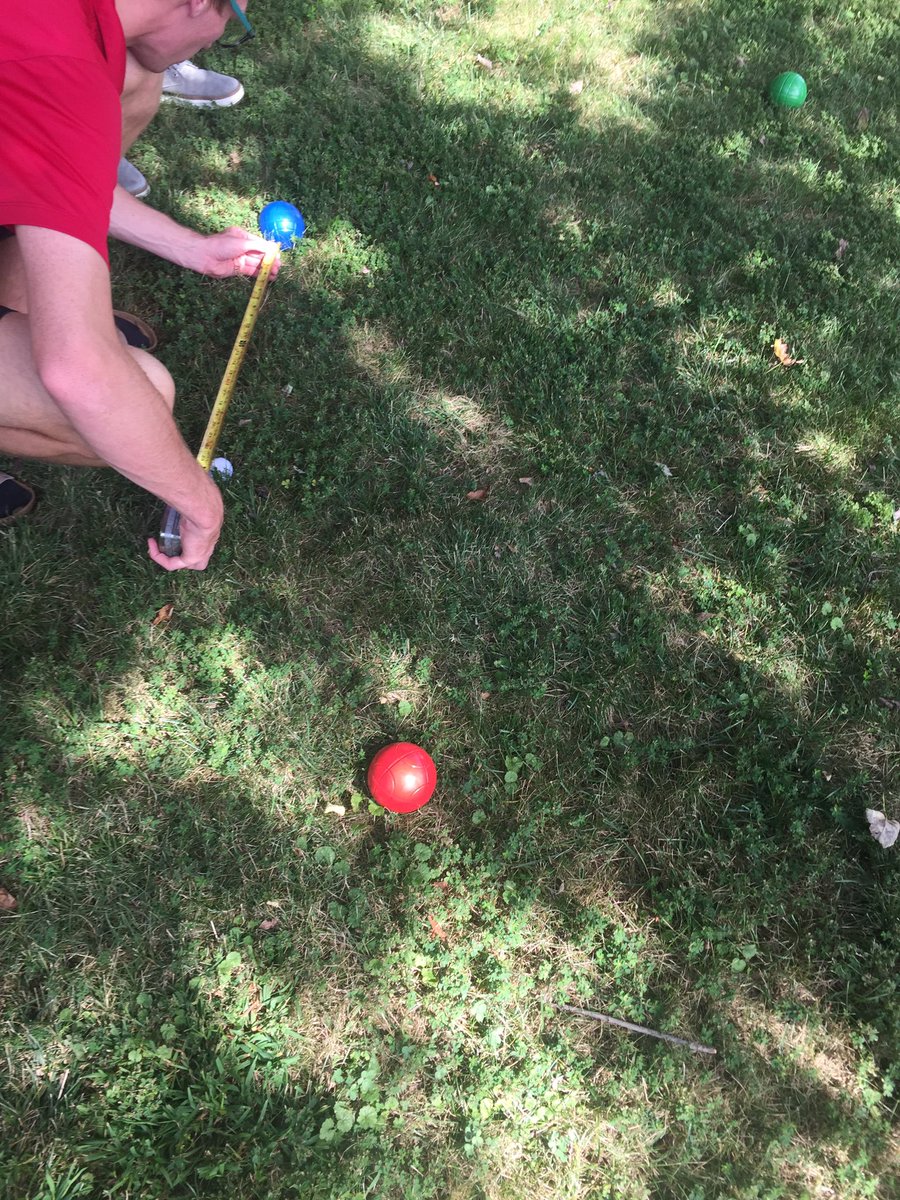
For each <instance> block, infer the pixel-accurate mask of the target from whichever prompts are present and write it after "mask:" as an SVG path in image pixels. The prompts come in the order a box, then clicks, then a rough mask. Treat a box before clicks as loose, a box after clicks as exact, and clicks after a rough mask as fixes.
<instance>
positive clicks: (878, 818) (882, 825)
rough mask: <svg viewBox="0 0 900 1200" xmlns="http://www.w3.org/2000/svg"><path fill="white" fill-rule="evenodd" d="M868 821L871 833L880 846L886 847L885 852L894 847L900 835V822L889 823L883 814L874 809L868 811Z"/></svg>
mask: <svg viewBox="0 0 900 1200" xmlns="http://www.w3.org/2000/svg"><path fill="white" fill-rule="evenodd" d="M866 820H867V821H868V822H869V832H870V833H871V835H872V837H873V838H874V839H875V841H876V842H877V843H878V845H879V846H884V848H885V850H887V849H889V848H890V847H891V846H893V844H894V842H896V840H897V835H898V834H900V821H889V820H888V819H887V817H886V816H885V815H884V813H883V812H878V811H877V809H874V808H867V809H866Z"/></svg>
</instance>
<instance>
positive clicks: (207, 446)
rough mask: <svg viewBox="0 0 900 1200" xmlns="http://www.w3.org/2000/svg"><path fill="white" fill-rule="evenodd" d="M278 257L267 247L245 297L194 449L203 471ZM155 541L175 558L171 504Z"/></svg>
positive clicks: (176, 532) (175, 519)
mask: <svg viewBox="0 0 900 1200" xmlns="http://www.w3.org/2000/svg"><path fill="white" fill-rule="evenodd" d="M277 257H278V247H277V246H272V247H271V249H269V250H267V251H266V254H265V257H264V258H263V260H262V262H261V263H260V265H259V271H258V272H257V275H256V283H254V285H253V291H252V292H251V293H250V299H249V300H248V301H247V308H246V310H245V311H244V319H243V320H242V321H241V327H240V329H239V330H238V333H237V337H236V338H235V339H234V345H233V346H232V348H231V355H230V356H229V359H228V365H227V366H226V367H225V374H224V375H223V376H222V382H221V383H220V384H219V391H218V393H217V394H216V398H215V401H214V403H213V406H212V412H211V413H210V414H209V420H208V421H207V423H206V432H205V433H204V435H203V441H202V442H201V443H200V449H199V450H198V451H197V462H198V463H199V464H200V466H201V467H202V468H203V470H204V471H208V470H209V468H210V465H211V464H212V460H213V455H214V454H215V452H216V444H217V443H218V441H219V434H220V433H221V432H222V425H223V424H224V421H225V414H226V413H227V412H228V405H229V404H230V403H231V395H232V392H233V391H234V385H235V383H237V377H238V372H239V371H240V369H241V363H242V362H243V361H244V355H245V354H246V353H247V347H248V346H249V344H250V334H251V333H252V332H253V326H254V325H255V324H256V318H257V317H258V316H259V310H260V308H261V306H262V300H263V293H264V292H265V290H266V284H267V283H268V282H269V275H270V274H271V272H272V264H273V263H274V262H275V259H276V258H277ZM158 544H159V548H160V550H161V551H162V552H163V554H165V555H167V556H168V557H169V558H174V557H176V556H177V555H179V554H180V553H181V515H180V514H179V513H178V512H176V510H175V509H174V508H172V506H171V504H169V505H167V506H166V509H165V511H164V512H163V519H162V523H161V525H160V531H159V540H158Z"/></svg>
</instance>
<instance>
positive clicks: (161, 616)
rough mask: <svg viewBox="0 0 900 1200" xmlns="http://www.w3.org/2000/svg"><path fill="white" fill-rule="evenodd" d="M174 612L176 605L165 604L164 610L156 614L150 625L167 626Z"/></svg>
mask: <svg viewBox="0 0 900 1200" xmlns="http://www.w3.org/2000/svg"><path fill="white" fill-rule="evenodd" d="M174 611H175V605H174V604H164V605H163V606H162V608H161V609H160V610H159V612H158V613H157V614H156V616H155V617H154V618H153V620H152V621H151V622H150V624H151V625H165V623H166V621H168V619H169V618H170V617H171V615H172V613H173V612H174Z"/></svg>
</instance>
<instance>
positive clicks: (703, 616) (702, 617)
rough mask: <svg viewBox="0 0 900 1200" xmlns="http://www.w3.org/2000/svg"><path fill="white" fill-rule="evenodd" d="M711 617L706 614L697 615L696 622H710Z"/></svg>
mask: <svg viewBox="0 0 900 1200" xmlns="http://www.w3.org/2000/svg"><path fill="white" fill-rule="evenodd" d="M712 617H713V614H712V613H707V612H702V613H697V620H698V621H701V622H705V621H710V620H712Z"/></svg>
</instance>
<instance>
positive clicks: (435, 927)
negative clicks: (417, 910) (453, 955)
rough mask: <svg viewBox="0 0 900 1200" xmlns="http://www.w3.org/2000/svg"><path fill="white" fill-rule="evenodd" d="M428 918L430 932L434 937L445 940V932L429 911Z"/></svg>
mask: <svg viewBox="0 0 900 1200" xmlns="http://www.w3.org/2000/svg"><path fill="white" fill-rule="evenodd" d="M428 920H429V921H430V923H431V932H432V933H433V934H434V936H435V937H436V938H440V939H441V941H442V942H446V941H447V933H446V931H445V930H444V929H442V928H441V926H440V924H439V923H438V922H437V921H436V920H435V919H434V917H433V916H432V915H431V913H429V914H428Z"/></svg>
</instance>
